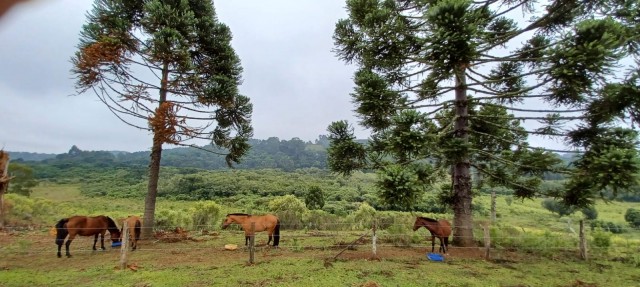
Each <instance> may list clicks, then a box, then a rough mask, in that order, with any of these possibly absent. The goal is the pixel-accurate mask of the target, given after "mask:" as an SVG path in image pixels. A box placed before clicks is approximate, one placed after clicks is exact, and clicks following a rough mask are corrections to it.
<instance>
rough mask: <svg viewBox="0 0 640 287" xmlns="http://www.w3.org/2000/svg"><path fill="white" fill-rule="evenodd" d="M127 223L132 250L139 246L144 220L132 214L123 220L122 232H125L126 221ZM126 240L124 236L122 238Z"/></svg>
mask: <svg viewBox="0 0 640 287" xmlns="http://www.w3.org/2000/svg"><path fill="white" fill-rule="evenodd" d="M125 222H126V223H127V224H126V225H127V233H129V246H131V250H136V248H138V240H140V229H141V228H142V220H141V219H140V217H138V216H135V215H131V216H129V217H127V218H126V219H124V221H123V222H122V228H123V229H121V234H124V226H125V224H124V223H125ZM122 239H123V240H124V238H122Z"/></svg>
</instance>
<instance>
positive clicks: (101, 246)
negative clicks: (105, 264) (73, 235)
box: [94, 231, 106, 250]
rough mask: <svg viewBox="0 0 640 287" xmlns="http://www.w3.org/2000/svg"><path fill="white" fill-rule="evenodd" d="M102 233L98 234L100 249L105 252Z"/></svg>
mask: <svg viewBox="0 0 640 287" xmlns="http://www.w3.org/2000/svg"><path fill="white" fill-rule="evenodd" d="M104 233H105V232H104V231H103V232H102V233H100V248H102V250H106V248H104ZM96 237H98V235H96ZM94 246H95V245H94Z"/></svg>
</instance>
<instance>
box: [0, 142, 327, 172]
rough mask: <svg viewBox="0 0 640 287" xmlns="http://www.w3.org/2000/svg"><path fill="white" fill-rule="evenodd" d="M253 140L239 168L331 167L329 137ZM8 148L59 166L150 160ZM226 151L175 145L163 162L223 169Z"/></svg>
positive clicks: (144, 154)
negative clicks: (313, 141) (329, 164)
mask: <svg viewBox="0 0 640 287" xmlns="http://www.w3.org/2000/svg"><path fill="white" fill-rule="evenodd" d="M249 144H250V145H251V150H250V151H249V152H248V153H247V154H246V155H245V156H244V157H243V158H242V162H241V163H240V164H237V165H235V166H234V167H236V168H239V169H260V168H276V169H282V170H285V171H288V170H295V169H298V168H310V167H314V168H320V169H325V168H326V167H327V151H326V149H327V147H328V141H326V140H323V138H322V137H320V138H319V140H316V142H315V143H312V142H311V141H307V142H304V141H302V140H301V139H299V138H292V139H291V140H280V139H279V138H277V137H271V138H268V139H266V140H259V139H251V140H250V141H249ZM203 149H206V150H210V151H212V152H207V151H205V150H203ZM8 152H9V154H10V156H11V159H12V160H16V161H23V162H26V163H31V165H48V166H50V167H57V168H68V167H81V166H84V167H85V168H86V167H127V166H129V167H146V166H147V165H148V164H149V151H139V152H125V151H84V150H81V149H80V148H79V147H77V146H75V145H74V146H72V147H71V148H70V149H69V152H67V153H63V154H43V153H28V152H12V151H8ZM216 153H218V154H216ZM224 153H225V152H224V151H223V150H218V149H216V148H215V147H212V146H203V147H201V149H198V148H191V147H178V148H171V149H166V150H163V152H162V163H161V164H162V165H163V166H172V167H190V168H199V169H223V168H227V163H226V161H225V159H224V155H221V154H224Z"/></svg>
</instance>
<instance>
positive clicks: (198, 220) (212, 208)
mask: <svg viewBox="0 0 640 287" xmlns="http://www.w3.org/2000/svg"><path fill="white" fill-rule="evenodd" d="M189 213H191V220H192V223H193V227H194V228H195V229H204V227H207V226H213V227H215V226H216V225H217V224H216V222H217V221H218V218H219V217H220V205H218V204H217V203H215V202H214V201H200V202H196V204H194V206H193V207H192V208H190V209H189ZM212 229H213V228H212Z"/></svg>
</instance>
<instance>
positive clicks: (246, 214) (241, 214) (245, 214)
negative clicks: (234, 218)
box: [227, 213, 251, 216]
mask: <svg viewBox="0 0 640 287" xmlns="http://www.w3.org/2000/svg"><path fill="white" fill-rule="evenodd" d="M229 215H240V216H251V214H248V213H229V214H227V216H229Z"/></svg>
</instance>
